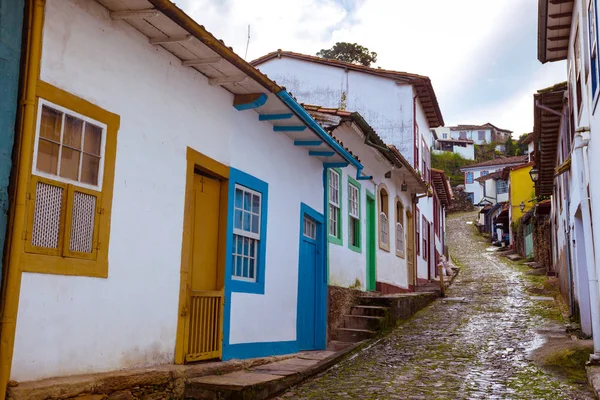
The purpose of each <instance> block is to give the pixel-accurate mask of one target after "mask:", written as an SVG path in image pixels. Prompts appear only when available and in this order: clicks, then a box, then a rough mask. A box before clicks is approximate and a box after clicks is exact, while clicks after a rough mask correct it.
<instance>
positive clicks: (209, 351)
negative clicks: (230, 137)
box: [185, 173, 223, 362]
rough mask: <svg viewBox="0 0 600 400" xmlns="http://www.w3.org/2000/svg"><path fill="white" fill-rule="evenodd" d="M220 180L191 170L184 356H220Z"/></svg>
mask: <svg viewBox="0 0 600 400" xmlns="http://www.w3.org/2000/svg"><path fill="white" fill-rule="evenodd" d="M220 192H221V182H220V181H219V180H218V179H216V178H214V177H211V176H209V175H207V174H204V173H196V174H194V206H193V208H194V212H193V235H192V251H191V258H192V259H191V271H190V279H189V284H188V292H189V294H188V304H189V311H188V314H187V323H186V335H185V337H186V339H187V343H186V345H185V349H186V355H185V360H186V361H187V362H190V361H199V360H206V359H211V358H220V357H221V335H222V328H221V326H222V320H223V288H222V287H221V284H220V283H219V270H218V268H219V267H218V261H219V260H218V259H219V257H218V245H219V243H218V238H219V211H220V210H219V207H220Z"/></svg>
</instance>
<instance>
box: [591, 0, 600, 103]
mask: <svg viewBox="0 0 600 400" xmlns="http://www.w3.org/2000/svg"><path fill="white" fill-rule="evenodd" d="M588 7H589V8H588V33H589V36H590V37H589V42H590V46H589V51H590V54H589V57H590V70H591V79H592V101H593V107H592V113H593V112H595V111H596V102H597V100H598V98H597V94H598V80H599V79H600V66H599V63H598V8H597V0H590V2H589V6H588Z"/></svg>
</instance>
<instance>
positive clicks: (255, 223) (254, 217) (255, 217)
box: [252, 214, 259, 233]
mask: <svg viewBox="0 0 600 400" xmlns="http://www.w3.org/2000/svg"><path fill="white" fill-rule="evenodd" d="M258 227H259V223H258V215H255V214H252V232H254V233H258Z"/></svg>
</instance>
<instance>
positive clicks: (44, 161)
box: [36, 139, 60, 175]
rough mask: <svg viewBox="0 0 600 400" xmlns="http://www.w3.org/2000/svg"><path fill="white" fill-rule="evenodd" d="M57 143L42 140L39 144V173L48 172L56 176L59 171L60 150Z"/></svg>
mask: <svg viewBox="0 0 600 400" xmlns="http://www.w3.org/2000/svg"><path fill="white" fill-rule="evenodd" d="M59 147H60V146H59V145H57V144H56V143H52V142H48V141H47V140H44V139H40V142H39V144H38V154H37V162H36V169H37V170H38V171H43V172H47V173H49V174H52V175H56V174H57V171H58V148H59Z"/></svg>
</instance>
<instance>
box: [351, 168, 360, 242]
mask: <svg viewBox="0 0 600 400" xmlns="http://www.w3.org/2000/svg"><path fill="white" fill-rule="evenodd" d="M360 239H361V232H360V188H359V187H358V183H354V182H351V181H350V177H348V246H349V247H350V248H351V249H352V250H355V251H360V247H361V243H360Z"/></svg>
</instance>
